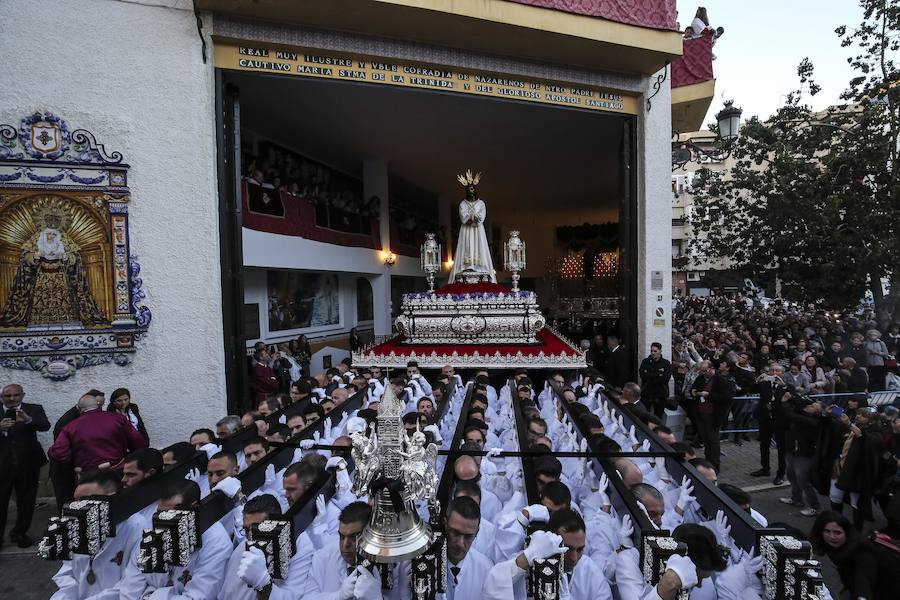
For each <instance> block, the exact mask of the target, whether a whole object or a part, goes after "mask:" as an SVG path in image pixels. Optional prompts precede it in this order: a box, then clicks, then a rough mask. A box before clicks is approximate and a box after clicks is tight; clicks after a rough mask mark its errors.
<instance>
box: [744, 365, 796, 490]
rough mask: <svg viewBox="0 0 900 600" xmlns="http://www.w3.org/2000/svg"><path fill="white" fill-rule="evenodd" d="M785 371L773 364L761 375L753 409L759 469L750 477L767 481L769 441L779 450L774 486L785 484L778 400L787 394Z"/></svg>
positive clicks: (782, 436)
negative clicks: (756, 430) (757, 431)
mask: <svg viewBox="0 0 900 600" xmlns="http://www.w3.org/2000/svg"><path fill="white" fill-rule="evenodd" d="M783 376H784V367H782V366H781V365H779V364H775V363H773V364H772V365H771V366H770V367H769V373H767V374H766V373H764V374H763V375H761V376H760V377H759V378H758V385H759V403H758V404H757V405H756V411H755V413H754V415H755V416H756V419H757V421H758V422H759V461H760V464H761V468H760V469H758V470H756V471H753V472H752V473H750V475H752V476H753V477H768V476H769V475H770V471H769V448H770V446H771V444H772V440H773V439H774V440H775V445H776V446H777V449H778V471H776V472H775V485H781V484H782V483H784V473H785V469H786V466H785V458H786V457H785V453H784V430H785V427H784V424H783V423H782V421H783V418H782V411H781V399H782V398H784V396H785V394H790V392H788V389H787V385H786V384H785V383H784V377H783Z"/></svg>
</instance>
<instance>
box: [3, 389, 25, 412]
mask: <svg viewBox="0 0 900 600" xmlns="http://www.w3.org/2000/svg"><path fill="white" fill-rule="evenodd" d="M0 396H2V400H3V404H4V405H5V406H9V407H16V406H18V405H19V404H21V403H22V398H24V397H25V390H23V389H22V386H21V385H19V384H18V383H10V384H9V385H5V386H3V390H2V391H0Z"/></svg>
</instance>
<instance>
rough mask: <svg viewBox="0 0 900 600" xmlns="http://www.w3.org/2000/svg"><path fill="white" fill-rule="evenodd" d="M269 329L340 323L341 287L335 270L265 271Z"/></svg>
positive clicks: (301, 327) (282, 329) (302, 327)
mask: <svg viewBox="0 0 900 600" xmlns="http://www.w3.org/2000/svg"><path fill="white" fill-rule="evenodd" d="M267 288H268V298H269V300H268V314H269V331H285V330H288V329H306V328H310V327H322V326H324V325H338V324H340V322H341V314H340V288H339V285H338V276H337V275H336V274H334V273H306V272H300V271H276V270H271V271H268V273H267Z"/></svg>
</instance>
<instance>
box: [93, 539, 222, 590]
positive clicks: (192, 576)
mask: <svg viewBox="0 0 900 600" xmlns="http://www.w3.org/2000/svg"><path fill="white" fill-rule="evenodd" d="M201 543H202V546H201V547H200V549H199V550H198V551H197V552H195V553H194V554H193V556H191V560H190V561H189V562H188V564H187V566H186V567H174V568H173V569H172V570H171V572H170V573H169V574H165V573H141V570H140V568H139V567H138V564H137V556H138V553H137V552H134V553H133V557H132V560H131V562H130V563H129V565H128V568H127V569H126V570H125V576H124V577H123V578H122V580H121V581H120V582H119V583H118V584H116V585H115V586H114V587H113V588H111V589H108V590H106V591H105V592H103V593H102V594H99V595H97V596H96V600H119V599H120V598H121V599H125V598H127V599H129V600H131V599H132V598H143V597H144V594H147V593H150V592H153V598H154V600H156V599H158V598H169V599H173V600H174V599H175V598H178V599H188V598H189V599H190V600H214V598H215V597H216V594H217V593H218V591H219V586H220V585H221V583H222V578H223V577H224V575H225V565H226V564H227V563H228V558H229V557H230V556H231V551H232V550H233V548H234V546H233V545H232V543H231V540H230V539H229V538H228V534H227V533H225V529H224V528H223V527H222V526H221V525H219V524H218V523H216V524H214V525H213V526H212V527H210V528H209V529H207V530H206V531H205V532H203V536H202V537H201ZM170 575H171V577H170ZM170 579H171V581H172V585H171V586H169V585H168V582H169V580H170ZM154 590H155V591H154Z"/></svg>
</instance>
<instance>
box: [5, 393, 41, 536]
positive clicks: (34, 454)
mask: <svg viewBox="0 0 900 600" xmlns="http://www.w3.org/2000/svg"><path fill="white" fill-rule="evenodd" d="M0 396H2V400H3V416H2V419H0V545H2V544H3V537H2V536H3V533H4V532H5V531H6V512H7V509H8V507H9V498H10V496H12V493H13V490H15V492H16V523H15V525H14V526H13V528H12V529H11V530H10V532H9V539H10V541H12V542H15V543H17V544H18V545H19V547H20V548H27V547H28V546H31V545H32V544H33V543H34V542H33V540H32V539H31V538H30V537H29V536H28V528H29V527H31V519H32V517H33V516H34V502H35V499H36V498H37V487H38V475H39V474H40V472H41V467H43V466H44V465H46V464H47V455H46V454H44V450H43V448H41V445H40V443H38V440H37V432H38V431H48V430H49V429H50V421H48V420H47V415H46V414H44V409H43V407H41V405H40V404H28V403H26V402H23V400H24V399H25V390H23V389H22V386H21V385H18V384H15V383H13V384H10V385H7V386H5V387H4V388H3V390H2V392H0Z"/></svg>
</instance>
